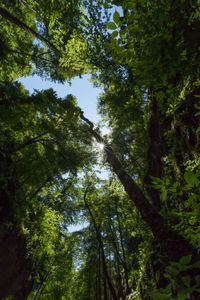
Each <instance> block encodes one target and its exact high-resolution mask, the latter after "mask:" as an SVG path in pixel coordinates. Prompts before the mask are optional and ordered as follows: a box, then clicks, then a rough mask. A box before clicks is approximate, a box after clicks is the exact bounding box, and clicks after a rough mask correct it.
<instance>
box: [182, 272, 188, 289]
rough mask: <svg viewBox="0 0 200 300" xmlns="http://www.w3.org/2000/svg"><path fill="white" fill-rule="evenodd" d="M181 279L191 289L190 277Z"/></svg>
mask: <svg viewBox="0 0 200 300" xmlns="http://www.w3.org/2000/svg"><path fill="white" fill-rule="evenodd" d="M181 279H182V281H183V283H184V285H185V286H186V287H188V288H189V287H190V276H188V275H187V276H184V277H182V278H181Z"/></svg>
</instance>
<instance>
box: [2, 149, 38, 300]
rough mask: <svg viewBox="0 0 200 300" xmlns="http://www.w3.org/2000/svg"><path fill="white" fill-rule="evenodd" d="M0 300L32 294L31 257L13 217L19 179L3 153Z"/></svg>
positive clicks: (22, 297) (23, 297)
mask: <svg viewBox="0 0 200 300" xmlns="http://www.w3.org/2000/svg"><path fill="white" fill-rule="evenodd" d="M0 161H1V164H0V174H3V175H4V179H3V180H1V182H0V220H1V224H0V298H1V299H4V298H6V297H8V296H12V297H13V299H15V300H17V299H20V300H24V299H27V296H28V294H29V293H30V292H31V290H32V285H33V282H32V279H31V278H32V277H31V272H32V260H31V258H30V257H28V254H27V250H26V240H25V236H24V234H23V233H22V232H21V231H20V229H19V228H18V227H17V222H16V220H15V217H14V212H13V204H14V202H15V194H16V186H17V179H16V176H15V172H14V170H12V168H11V164H12V161H11V159H10V158H9V157H6V156H5V155H2V154H1V153H0Z"/></svg>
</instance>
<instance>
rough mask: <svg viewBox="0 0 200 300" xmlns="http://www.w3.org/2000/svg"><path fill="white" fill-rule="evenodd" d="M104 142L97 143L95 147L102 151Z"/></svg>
mask: <svg viewBox="0 0 200 300" xmlns="http://www.w3.org/2000/svg"><path fill="white" fill-rule="evenodd" d="M104 146H105V145H104V144H103V143H97V147H98V148H99V150H101V151H103V149H104Z"/></svg>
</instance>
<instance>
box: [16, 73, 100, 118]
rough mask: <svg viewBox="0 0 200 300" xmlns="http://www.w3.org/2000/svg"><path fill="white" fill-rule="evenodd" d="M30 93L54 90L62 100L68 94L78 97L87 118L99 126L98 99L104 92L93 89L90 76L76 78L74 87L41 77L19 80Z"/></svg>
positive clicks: (73, 81)
mask: <svg viewBox="0 0 200 300" xmlns="http://www.w3.org/2000/svg"><path fill="white" fill-rule="evenodd" d="M19 81H20V82H21V83H22V84H23V85H24V86H25V88H26V89H27V90H29V92H30V93H33V91H34V89H37V90H45V89H49V88H53V89H54V91H56V93H57V95H58V96H59V97H61V98H63V97H65V96H66V95H67V94H72V95H74V96H76V98H77V102H78V105H79V106H80V107H81V109H82V110H83V111H84V114H85V116H86V117H87V118H88V119H90V120H91V121H92V122H94V123H95V124H97V122H98V121H100V119H101V117H100V116H99V115H97V110H96V107H97V97H98V96H99V94H100V93H101V92H103V91H102V89H100V88H95V87H93V84H92V83H90V81H89V76H87V75H85V76H83V78H79V77H77V78H75V79H73V80H72V85H71V86H69V84H68V83H67V82H66V83H64V84H60V83H54V82H51V81H49V80H45V79H41V78H40V77H39V76H30V77H25V78H21V79H20V80H19Z"/></svg>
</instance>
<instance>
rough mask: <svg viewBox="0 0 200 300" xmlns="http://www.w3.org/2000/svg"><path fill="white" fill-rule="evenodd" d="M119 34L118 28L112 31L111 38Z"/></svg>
mask: <svg viewBox="0 0 200 300" xmlns="http://www.w3.org/2000/svg"><path fill="white" fill-rule="evenodd" d="M117 36H118V31H117V30H115V31H113V32H112V33H111V38H113V39H114V38H116V37H117Z"/></svg>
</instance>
